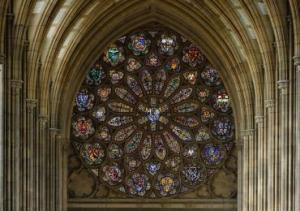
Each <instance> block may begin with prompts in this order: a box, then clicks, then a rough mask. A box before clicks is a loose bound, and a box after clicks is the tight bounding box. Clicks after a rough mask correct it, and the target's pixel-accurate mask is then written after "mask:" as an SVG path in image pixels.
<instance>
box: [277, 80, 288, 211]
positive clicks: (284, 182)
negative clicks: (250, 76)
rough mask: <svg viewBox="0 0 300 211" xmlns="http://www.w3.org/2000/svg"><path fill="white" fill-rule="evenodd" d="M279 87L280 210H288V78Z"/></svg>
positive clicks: (280, 82)
mask: <svg viewBox="0 0 300 211" xmlns="http://www.w3.org/2000/svg"><path fill="white" fill-rule="evenodd" d="M277 83H278V89H279V130H278V132H279V150H280V161H279V162H280V210H284V211H289V210H291V208H290V207H289V206H288V204H289V200H290V184H289V182H291V179H292V178H291V175H290V171H291V159H290V156H291V154H292V152H290V151H289V145H290V144H291V143H289V137H288V135H289V132H288V126H289V125H288V121H289V119H288V84H289V83H288V80H280V81H278V82H277Z"/></svg>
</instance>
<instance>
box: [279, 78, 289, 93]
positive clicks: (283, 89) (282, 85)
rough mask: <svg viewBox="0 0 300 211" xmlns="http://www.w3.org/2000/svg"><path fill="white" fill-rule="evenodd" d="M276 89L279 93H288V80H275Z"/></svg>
mask: <svg viewBox="0 0 300 211" xmlns="http://www.w3.org/2000/svg"><path fill="white" fill-rule="evenodd" d="M277 85H278V89H279V90H280V94H282V95H286V94H287V93H288V86H289V80H279V81H277Z"/></svg>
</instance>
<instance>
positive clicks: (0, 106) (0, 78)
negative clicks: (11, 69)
mask: <svg viewBox="0 0 300 211" xmlns="http://www.w3.org/2000/svg"><path fill="white" fill-rule="evenodd" d="M4 101H5V94H4V55H0V210H4V204H3V197H4V195H3V192H4V188H3V183H4V177H3V170H4V150H3V148H4V124H3V122H4V121H3V120H4V103H3V102H4Z"/></svg>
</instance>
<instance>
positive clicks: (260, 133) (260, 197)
mask: <svg viewBox="0 0 300 211" xmlns="http://www.w3.org/2000/svg"><path fill="white" fill-rule="evenodd" d="M255 121H256V126H257V136H256V138H257V140H256V143H257V148H256V150H257V181H256V182H257V183H256V186H257V192H256V197H257V210H259V211H261V210H263V201H264V194H263V192H264V190H263V180H264V175H263V170H264V169H263V165H264V162H263V159H264V157H263V156H264V147H263V145H264V128H263V127H264V125H263V124H264V117H263V116H256V117H255Z"/></svg>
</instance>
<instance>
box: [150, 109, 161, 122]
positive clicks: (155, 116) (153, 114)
mask: <svg viewBox="0 0 300 211" xmlns="http://www.w3.org/2000/svg"><path fill="white" fill-rule="evenodd" d="M159 117H160V111H159V109H158V108H149V109H148V111H147V118H148V120H149V121H150V122H151V123H156V122H157V121H158V120H159Z"/></svg>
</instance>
